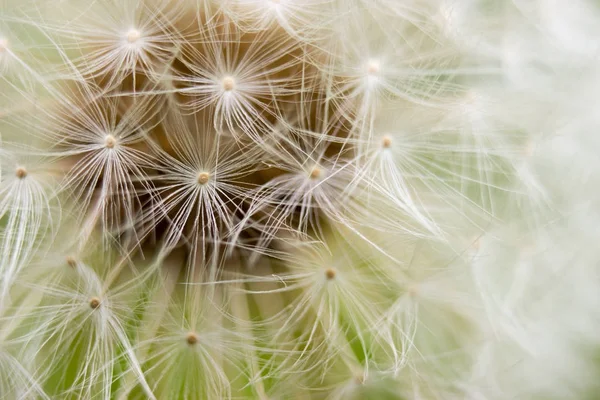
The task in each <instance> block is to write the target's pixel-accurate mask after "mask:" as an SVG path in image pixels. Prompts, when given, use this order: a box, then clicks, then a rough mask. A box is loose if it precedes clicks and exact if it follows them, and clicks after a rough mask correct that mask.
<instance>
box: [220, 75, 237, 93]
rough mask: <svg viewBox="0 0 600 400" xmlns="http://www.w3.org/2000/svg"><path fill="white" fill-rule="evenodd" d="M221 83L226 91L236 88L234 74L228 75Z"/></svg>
mask: <svg viewBox="0 0 600 400" xmlns="http://www.w3.org/2000/svg"><path fill="white" fill-rule="evenodd" d="M221 83H222V85H223V90H225V91H226V92H231V91H232V90H233V89H235V79H234V78H233V77H232V76H226V77H225V78H223V80H222V81H221Z"/></svg>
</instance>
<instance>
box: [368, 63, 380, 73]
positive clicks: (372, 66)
mask: <svg viewBox="0 0 600 400" xmlns="http://www.w3.org/2000/svg"><path fill="white" fill-rule="evenodd" d="M380 68H381V66H380V65H379V61H377V60H370V61H369V63H368V64H367V74H369V75H376V74H378V73H379V70H380Z"/></svg>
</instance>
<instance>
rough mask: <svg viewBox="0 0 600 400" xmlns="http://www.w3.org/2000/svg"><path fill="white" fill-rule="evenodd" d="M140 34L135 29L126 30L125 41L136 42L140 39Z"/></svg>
mask: <svg viewBox="0 0 600 400" xmlns="http://www.w3.org/2000/svg"><path fill="white" fill-rule="evenodd" d="M141 36H142V34H141V33H140V31H138V30H137V29H130V30H129V32H127V35H126V37H127V41H128V42H129V43H131V44H133V43H135V42H137V41H138V40H140V37H141Z"/></svg>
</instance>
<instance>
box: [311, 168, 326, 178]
mask: <svg viewBox="0 0 600 400" xmlns="http://www.w3.org/2000/svg"><path fill="white" fill-rule="evenodd" d="M322 174H323V171H322V170H321V168H319V167H313V169H311V170H310V174H309V177H310V179H319V178H320V177H321V175H322Z"/></svg>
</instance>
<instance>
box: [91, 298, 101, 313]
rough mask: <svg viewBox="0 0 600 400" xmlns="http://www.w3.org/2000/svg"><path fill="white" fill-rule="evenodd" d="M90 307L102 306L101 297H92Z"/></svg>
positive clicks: (93, 308)
mask: <svg viewBox="0 0 600 400" xmlns="http://www.w3.org/2000/svg"><path fill="white" fill-rule="evenodd" d="M90 307H91V308H92V310H95V309H97V308H98V307H100V299H99V298H97V297H92V298H91V299H90Z"/></svg>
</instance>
